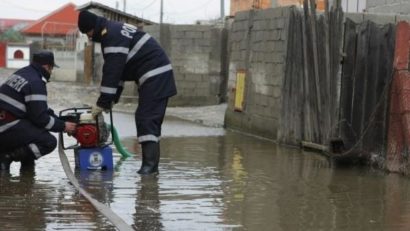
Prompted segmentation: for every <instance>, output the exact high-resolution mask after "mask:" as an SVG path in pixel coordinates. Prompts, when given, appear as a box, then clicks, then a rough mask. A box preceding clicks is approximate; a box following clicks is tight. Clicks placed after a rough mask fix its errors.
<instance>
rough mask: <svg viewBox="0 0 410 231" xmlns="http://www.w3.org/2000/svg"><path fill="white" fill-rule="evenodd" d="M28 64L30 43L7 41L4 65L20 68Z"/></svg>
mask: <svg viewBox="0 0 410 231" xmlns="http://www.w3.org/2000/svg"><path fill="white" fill-rule="evenodd" d="M29 64H30V45H29V44H25V43H7V48H6V67H7V68H15V69H18V68H22V67H25V66H27V65H29Z"/></svg>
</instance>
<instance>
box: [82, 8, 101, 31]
mask: <svg viewBox="0 0 410 231" xmlns="http://www.w3.org/2000/svg"><path fill="white" fill-rule="evenodd" d="M97 18H98V16H97V15H95V14H93V13H91V12H89V11H81V12H80V14H79V15H78V29H79V30H80V31H81V33H84V34H85V33H87V32H89V31H90V30H92V29H94V27H95V25H96V24H97Z"/></svg>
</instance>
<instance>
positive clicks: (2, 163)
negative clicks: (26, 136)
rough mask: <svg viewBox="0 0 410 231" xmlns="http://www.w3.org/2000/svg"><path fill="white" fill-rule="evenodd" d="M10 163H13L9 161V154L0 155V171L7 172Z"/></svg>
mask: <svg viewBox="0 0 410 231" xmlns="http://www.w3.org/2000/svg"><path fill="white" fill-rule="evenodd" d="M11 162H13V160H12V159H11V157H10V154H9V153H1V154H0V171H1V172H8V171H9V170H10V164H11Z"/></svg>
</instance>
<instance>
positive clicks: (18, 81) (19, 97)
mask: <svg viewBox="0 0 410 231" xmlns="http://www.w3.org/2000/svg"><path fill="white" fill-rule="evenodd" d="M48 78H49V75H48V73H47V72H46V70H44V69H43V68H42V67H41V66H40V65H37V64H34V63H33V64H30V65H29V66H27V67H24V68H22V69H19V70H18V71H16V72H15V73H14V74H13V75H11V76H10V77H9V78H8V79H7V80H6V81H5V82H4V83H3V84H2V85H1V86H0V109H3V110H6V111H8V112H9V113H11V114H13V115H14V116H15V117H16V119H17V120H15V121H12V122H10V123H8V124H5V125H2V126H1V127H0V132H4V131H6V130H7V129H9V128H10V127H13V126H14V125H16V124H17V123H18V122H19V121H20V120H21V119H27V120H29V121H31V122H32V123H33V124H34V125H36V126H37V127H39V128H44V129H45V130H49V131H53V132H61V131H63V130H64V127H65V123H64V121H62V120H60V119H58V117H57V116H56V115H55V114H54V112H53V110H51V109H49V108H48V104H47V88H46V83H47V81H48Z"/></svg>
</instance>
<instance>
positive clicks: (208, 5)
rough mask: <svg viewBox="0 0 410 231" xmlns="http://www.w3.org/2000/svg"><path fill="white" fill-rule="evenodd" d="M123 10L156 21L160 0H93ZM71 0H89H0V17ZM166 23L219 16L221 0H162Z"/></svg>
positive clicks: (34, 12) (34, 13) (26, 15)
mask: <svg viewBox="0 0 410 231" xmlns="http://www.w3.org/2000/svg"><path fill="white" fill-rule="evenodd" d="M124 1H125V3H126V4H125V5H126V12H127V13H129V14H132V15H135V16H137V17H140V18H144V19H148V20H151V21H154V22H159V18H160V2H161V0H93V2H99V3H102V4H104V5H107V6H109V7H112V8H116V6H118V9H119V10H123V8H124ZM69 2H72V3H74V4H76V5H77V6H79V5H82V4H86V3H88V2H90V1H89V0H0V18H14V19H39V18H41V17H43V16H45V15H47V14H48V13H50V12H52V11H54V10H56V9H57V8H59V7H61V6H63V5H65V4H67V3H69ZM163 2H164V17H163V20H164V22H166V23H174V24H192V23H195V21H196V20H208V19H215V18H219V17H220V12H221V10H220V9H221V8H220V6H221V0H163ZM224 2H225V15H228V13H229V2H230V0H224Z"/></svg>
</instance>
